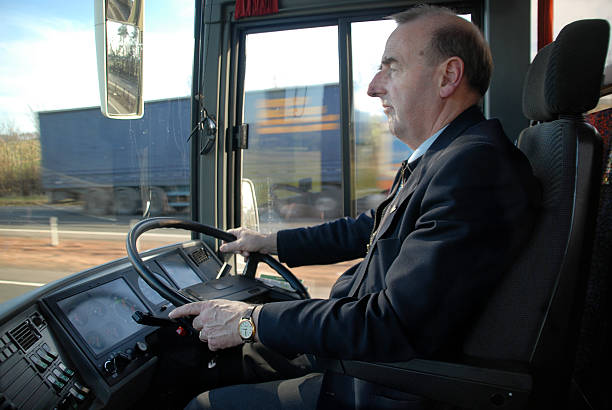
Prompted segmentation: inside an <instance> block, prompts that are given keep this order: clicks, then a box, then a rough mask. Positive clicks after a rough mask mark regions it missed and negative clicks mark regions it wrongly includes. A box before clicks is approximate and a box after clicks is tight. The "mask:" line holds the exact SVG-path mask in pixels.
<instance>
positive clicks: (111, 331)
mask: <svg viewBox="0 0 612 410" xmlns="http://www.w3.org/2000/svg"><path fill="white" fill-rule="evenodd" d="M123 333H124V331H123V328H122V327H121V326H119V324H118V323H107V324H106V325H105V326H104V335H105V336H106V340H111V341H112V342H113V343H114V342H115V341H117V340H120V339H121V336H122V335H123Z"/></svg>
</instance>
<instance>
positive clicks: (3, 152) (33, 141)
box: [0, 135, 42, 200]
mask: <svg viewBox="0 0 612 410" xmlns="http://www.w3.org/2000/svg"><path fill="white" fill-rule="evenodd" d="M40 160H41V154H40V141H39V140H38V139H37V138H27V139H26V138H21V137H20V136H18V135H11V136H6V135H2V136H0V197H15V198H17V197H30V196H33V195H34V196H37V195H39V194H41V193H42V186H41V171H40ZM13 200H15V199H13Z"/></svg>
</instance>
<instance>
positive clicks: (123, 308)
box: [112, 296, 142, 322]
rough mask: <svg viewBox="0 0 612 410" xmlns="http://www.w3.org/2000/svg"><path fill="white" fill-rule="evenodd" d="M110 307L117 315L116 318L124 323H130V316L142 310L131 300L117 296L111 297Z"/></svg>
mask: <svg viewBox="0 0 612 410" xmlns="http://www.w3.org/2000/svg"><path fill="white" fill-rule="evenodd" d="M112 305H113V309H114V310H115V313H117V317H118V318H119V319H121V320H123V321H124V322H125V321H127V320H130V321H131V320H132V314H133V313H134V312H136V311H137V310H142V308H141V307H139V306H140V304H138V306H137V305H135V304H134V302H132V301H131V300H129V299H126V298H122V297H119V296H113V302H112Z"/></svg>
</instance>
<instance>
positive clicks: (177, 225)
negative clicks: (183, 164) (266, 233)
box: [126, 217, 310, 307]
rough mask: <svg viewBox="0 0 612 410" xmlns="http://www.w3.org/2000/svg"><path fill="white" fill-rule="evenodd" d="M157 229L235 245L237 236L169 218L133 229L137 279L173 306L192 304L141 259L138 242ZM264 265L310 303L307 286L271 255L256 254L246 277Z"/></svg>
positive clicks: (130, 244) (131, 252)
mask: <svg viewBox="0 0 612 410" xmlns="http://www.w3.org/2000/svg"><path fill="white" fill-rule="evenodd" d="M158 228H174V229H185V230H188V231H192V232H199V233H203V234H204V235H208V236H212V237H213V238H217V239H221V240H223V241H226V242H232V241H235V240H236V236H234V235H232V234H231V233H229V232H226V231H223V230H221V229H217V228H214V227H212V226H209V225H204V224H201V223H199V222H195V221H190V220H186V219H180V218H168V217H155V218H148V219H145V220H142V221H140V222H138V223H137V224H136V225H134V226H133V227H132V229H130V231H129V232H128V235H127V239H126V251H127V258H128V260H129V261H130V263H131V264H132V266H133V267H134V269H136V272H138V275H140V277H142V279H143V280H144V281H145V282H147V284H148V285H149V286H151V288H153V290H155V291H156V292H157V293H159V294H160V295H161V296H162V297H164V298H165V299H166V300H168V301H170V302H171V303H172V304H173V305H174V306H176V307H178V306H181V305H184V304H187V303H191V302H193V300H190V299H188V298H187V297H185V296H184V295H182V294H180V293H179V292H178V291H177V290H175V289H173V288H171V287H169V286H167V285H166V284H165V283H163V282H162V281H161V280H159V279H158V278H157V276H156V275H155V274H153V272H151V270H150V269H149V268H148V267H147V266H146V265H145V263H144V261H143V260H142V258H141V257H140V254H139V252H138V249H137V246H136V242H137V240H138V238H139V237H140V236H141V235H142V234H144V233H145V232H147V231H150V230H151V229H158ZM259 262H264V263H265V264H266V265H268V266H270V267H271V268H272V269H273V270H274V271H276V272H277V273H278V274H279V275H281V276H282V277H283V279H285V280H286V281H287V282H288V283H289V285H290V286H291V287H292V288H293V289H294V290H295V291H296V293H297V294H298V295H299V296H300V298H302V299H309V298H310V295H309V294H308V291H307V290H306V288H305V287H304V285H303V284H302V283H301V282H300V281H299V280H298V279H297V278H296V277H295V275H294V274H293V273H292V272H291V271H290V270H289V269H287V268H286V267H285V266H284V265H282V264H281V263H280V262H278V261H277V260H276V259H274V258H272V257H271V256H270V255H266V254H261V253H256V252H253V253H251V255H250V256H249V258H248V260H247V265H246V267H245V274H246V275H247V276H251V277H254V275H255V270H256V268H257V264H258V263H259Z"/></svg>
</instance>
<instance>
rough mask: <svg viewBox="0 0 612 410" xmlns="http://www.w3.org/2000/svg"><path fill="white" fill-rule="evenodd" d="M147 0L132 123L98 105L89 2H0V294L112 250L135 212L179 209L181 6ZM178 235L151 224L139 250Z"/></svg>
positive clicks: (185, 100)
mask: <svg viewBox="0 0 612 410" xmlns="http://www.w3.org/2000/svg"><path fill="white" fill-rule="evenodd" d="M153 2H156V3H159V4H155V5H152V7H147V9H146V11H145V19H146V21H147V23H146V35H145V36H146V40H145V42H146V45H145V50H146V51H145V55H146V57H145V60H144V64H145V71H146V73H147V74H146V76H145V90H146V91H145V100H146V102H145V115H144V117H143V118H142V119H139V120H111V119H108V118H105V117H103V116H102V114H101V112H100V108H99V103H100V99H99V95H98V87H97V72H96V55H95V42H94V9H93V7H94V2H93V1H80V0H79V1H77V0H66V1H63V2H48V3H47V4H44V5H42V4H40V5H39V4H37V5H33V3H31V2H11V3H6V4H4V3H3V5H2V13H3V24H2V27H1V28H0V32H1V33H2V36H0V38H1V40H0V43H1V45H0V60H1V61H2V67H0V73H1V75H0V77H1V78H2V79H3V80H2V81H0V83H1V84H0V95H2V98H0V302H3V301H5V300H8V299H12V298H13V297H15V296H17V295H19V294H22V293H25V292H27V291H30V290H32V289H34V288H36V287H39V286H42V285H44V284H46V283H48V282H51V281H53V280H56V279H60V278H63V277H65V276H68V275H71V274H73V273H74V272H78V271H81V270H84V269H88V268H90V267H92V266H95V265H99V264H102V263H106V262H108V261H110V260H113V259H117V258H121V257H124V256H125V236H126V233H127V231H128V229H129V228H130V226H131V225H132V224H134V223H135V222H136V221H138V220H139V219H141V218H142V217H143V213H144V212H145V211H146V210H147V209H148V211H149V212H150V214H151V215H152V216H159V215H176V216H180V217H188V215H189V204H190V202H189V194H190V188H189V182H190V179H189V173H190V170H189V157H190V148H189V147H190V145H189V143H188V142H187V139H188V138H189V133H190V131H191V121H190V116H191V109H190V105H191V101H190V98H189V97H188V96H189V94H190V92H191V85H190V78H191V75H192V67H193V62H192V59H193V21H194V17H193V13H194V11H193V3H191V4H190V2H161V1H158V0H154V1H153ZM179 3H180V4H179ZM183 3H184V4H183ZM24 16H28V17H27V18H24ZM32 27H36V30H32ZM119 34H120V41H119V44H117V47H118V48H121V47H127V46H129V45H130V44H131V39H130V37H129V34H128V33H125V32H124V33H119ZM5 80H6V81H5ZM121 82H122V80H121V79H118V80H117V81H116V82H115V83H116V85H118V86H117V88H116V89H115V90H114V92H117V93H120V92H121V86H120V84H118V83H121ZM189 237H190V236H189V233H188V232H182V231H181V232H179V231H176V232H172V231H169V230H168V232H165V231H161V230H160V231H157V232H151V233H150V234H149V233H147V234H145V236H143V238H142V241H141V242H140V246H139V248H140V249H141V250H142V249H145V248H152V247H157V246H162V245H166V244H168V243H175V242H178V241H182V240H186V239H189Z"/></svg>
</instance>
